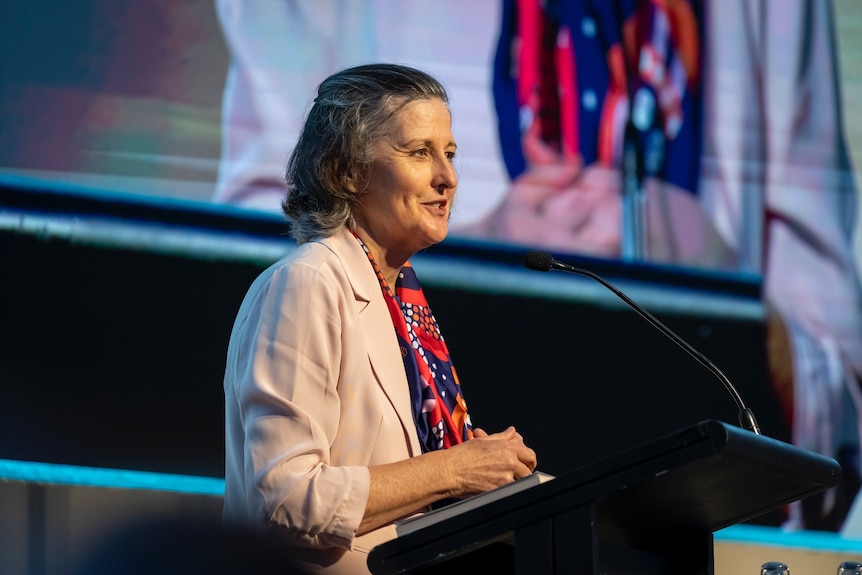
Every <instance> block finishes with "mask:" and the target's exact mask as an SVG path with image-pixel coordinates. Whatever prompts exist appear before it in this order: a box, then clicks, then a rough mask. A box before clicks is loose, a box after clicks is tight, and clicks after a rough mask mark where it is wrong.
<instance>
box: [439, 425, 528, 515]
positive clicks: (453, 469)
mask: <svg viewBox="0 0 862 575" xmlns="http://www.w3.org/2000/svg"><path fill="white" fill-rule="evenodd" d="M473 437H474V438H473V439H472V440H470V441H467V442H465V443H461V444H459V445H456V446H454V447H452V448H450V449H448V450H446V451H445V452H444V453H446V454H447V456H448V457H447V461H446V463H447V465H446V469H447V472H448V473H449V474H451V477H452V478H453V480H454V482H453V485H454V491H453V492H452V494H451V496H452V497H458V498H464V497H469V496H471V495H476V494H478V493H483V492H485V491H489V490H491V489H494V488H496V487H500V486H501V485H505V484H507V483H511V482H512V481H514V480H516V479H520V478H521V477H525V476H527V475H529V474H530V473H532V472H533V470H534V469H535V468H536V453H535V451H533V450H532V449H530V448H529V447H527V446H526V445H525V444H524V438H523V437H522V436H521V434H520V433H518V432H517V431H516V430H515V428H514V427H509V428H508V429H506V430H505V431H502V432H500V433H494V434H492V435H489V434H488V433H486V432H485V431H484V430H482V429H475V430H473Z"/></svg>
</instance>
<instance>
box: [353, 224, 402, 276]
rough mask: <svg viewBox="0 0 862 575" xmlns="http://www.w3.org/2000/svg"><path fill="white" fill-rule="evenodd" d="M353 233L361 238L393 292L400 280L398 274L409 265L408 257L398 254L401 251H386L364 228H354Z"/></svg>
mask: <svg viewBox="0 0 862 575" xmlns="http://www.w3.org/2000/svg"><path fill="white" fill-rule="evenodd" d="M352 229H353V233H355V234H356V235H357V236H359V239H360V240H362V243H363V244H365V247H366V248H367V249H368V252H369V253H370V254H371V257H372V258H373V259H374V263H376V264H377V267H378V268H380V273H381V274H383V279H384V280H386V283H387V284H388V285H389V287H390V288H392V289H393V290H394V289H395V282H396V280H397V279H398V274H400V273H401V268H402V267H403V266H404V264H405V263H407V259H408V256H407V255H406V254H403V253H398V251H399V250H393V249H386V248H384V247H383V246H381V245H380V244H379V243H378V242H377V241H375V239H374V236H373V235H372V234H369V233H368V232H367V231H366V230H365V229H363V228H362V226H355V227H353V228H352Z"/></svg>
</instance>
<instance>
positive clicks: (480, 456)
mask: <svg viewBox="0 0 862 575" xmlns="http://www.w3.org/2000/svg"><path fill="white" fill-rule="evenodd" d="M535 468H536V453H535V452H534V451H533V450H532V449H530V448H529V447H527V446H526V445H524V438H523V437H521V434H519V433H518V432H517V431H515V428H514V427H509V428H508V429H506V430H505V431H502V432H500V433H494V434H492V435H488V434H487V433H485V431H483V430H481V429H475V430H473V439H471V440H470V441H466V442H464V443H460V444H458V445H456V446H454V447H451V448H449V449H442V450H438V451H431V452H429V453H425V454H423V455H419V456H418V457H412V458H410V459H405V460H403V461H397V462H394V463H387V464H384V465H376V466H372V467H370V468H369V471H370V473H371V488H370V491H369V494H368V502H367V504H366V507H365V516H364V518H363V519H362V523H361V524H360V526H359V530H358V531H357V534H359V535H361V534H363V533H367V532H368V531H371V530H373V529H376V528H378V527H380V526H382V525H386V524H387V523H391V522H392V521H394V520H396V519H399V518H401V517H405V516H407V515H410V514H412V513H416V512H417V511H421V510H422V509H423V508H427V506H428V505H430V504H432V503H434V502H435V501H439V500H441V499H447V498H450V497H456V498H460V499H463V498H465V497H470V496H471V495H477V494H479V493H484V492H485V491H490V490H491V489H494V488H496V487H500V486H501V485H506V484H507V483H511V482H512V481H514V480H516V479H520V478H521V477H525V476H527V475H529V474H530V473H532V472H533V470H534V469H535Z"/></svg>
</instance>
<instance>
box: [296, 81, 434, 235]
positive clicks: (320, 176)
mask: <svg viewBox="0 0 862 575" xmlns="http://www.w3.org/2000/svg"><path fill="white" fill-rule="evenodd" d="M432 98H438V99H440V100H442V101H443V102H445V103H446V104H447V105H448V103H449V96H448V94H447V93H446V89H445V88H443V86H442V85H441V84H440V82H438V81H437V80H435V79H434V78H432V77H431V76H429V75H428V74H426V73H425V72H422V71H420V70H416V69H415V68H410V67H408V66H401V65H396V64H367V65H363V66H356V67H353V68H348V69H346V70H342V71H340V72H336V73H335V74H333V75H332V76H330V77H329V78H327V79H326V80H324V81H323V82H322V83H321V84H320V86H319V87H318V89H317V98H315V99H314V104H313V105H312V107H311V110H310V111H309V112H308V116H307V117H306V119H305V124H304V125H303V127H302V132H301V133H300V135H299V140H298V141H297V143H296V147H295V148H294V149H293V152H292V153H291V155H290V159H289V160H288V163H287V171H286V174H285V179H286V182H287V193H286V195H285V197H284V200H283V201H282V203H281V207H282V210H283V211H284V215H285V216H286V217H287V219H288V221H289V222H290V235H291V236H293V237H294V238H295V239H296V241H297V242H298V243H304V242H307V241H309V240H311V239H314V238H320V237H328V236H331V235H332V234H334V233H335V232H337V231H338V230H340V229H342V228H343V227H344V226H345V225H348V223H349V222H350V220H351V217H352V213H353V206H354V205H355V204H356V203H357V201H358V196H359V194H357V193H356V190H355V186H356V184H357V183H359V182H363V181H365V178H366V176H367V174H368V173H369V170H370V168H371V164H372V162H373V161H374V154H373V145H374V143H375V142H376V141H377V140H378V139H379V138H381V137H383V136H385V135H386V134H387V133H388V132H389V131H390V130H391V129H392V124H391V122H392V119H393V118H394V117H395V115H396V114H397V112H398V111H399V110H401V108H403V107H404V106H405V105H406V104H408V103H410V102H413V101H415V100H429V99H432ZM351 186H352V188H351Z"/></svg>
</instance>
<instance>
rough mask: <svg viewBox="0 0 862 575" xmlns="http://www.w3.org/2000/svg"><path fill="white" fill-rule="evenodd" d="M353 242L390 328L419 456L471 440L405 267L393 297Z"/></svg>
mask: <svg viewBox="0 0 862 575" xmlns="http://www.w3.org/2000/svg"><path fill="white" fill-rule="evenodd" d="M355 235H356V234H354V236H355ZM356 239H357V240H359V243H360V244H361V245H362V249H363V250H365V253H366V255H367V256H368V261H369V262H371V266H372V267H373V268H374V273H376V274H377V279H378V280H379V281H380V288H381V289H382V290H383V297H384V299H385V300H386V306H387V308H388V309H389V315H390V316H391V317H392V323H393V324H394V325H395V334H396V336H397V337H398V345H399V347H400V348H401V357H402V358H403V360H404V370H405V372H406V373H407V383H408V385H409V386H410V400H411V404H412V407H413V421H414V422H415V424H416V432H417V433H418V435H419V443H420V444H421V446H422V451H423V453H424V452H428V451H434V450H436V449H446V448H449V447H451V446H453V445H456V444H458V443H461V442H463V441H467V440H468V439H471V438H472V437H473V426H472V423H471V422H470V416H469V414H468V413H467V404H466V402H465V401H464V397H463V396H462V395H461V384H460V383H459V381H458V375H457V374H456V372H455V367H454V366H453V365H452V359H451V357H450V356H449V349H448V347H447V346H446V342H445V341H444V340H443V336H442V334H441V333H440V327H439V326H438V325H437V320H436V319H434V315H433V314H432V313H431V308H429V307H428V302H427V301H426V300H425V294H424V293H423V292H422V287H421V286H420V285H419V280H418V279H417V278H416V274H415V273H414V272H413V268H412V266H411V265H410V262H407V263H406V264H405V265H404V267H403V268H401V273H400V274H399V275H398V279H397V280H396V282H395V290H394V291H393V290H392V288H391V287H390V286H389V284H388V283H387V282H386V280H385V279H384V278H383V273H382V272H381V271H380V267H379V266H378V265H377V263H376V262H375V261H374V258H373V257H372V256H371V253H370V252H369V251H368V248H367V247H366V246H365V244H364V243H363V242H362V240H360V239H359V238H358V237H357V238H356Z"/></svg>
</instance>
